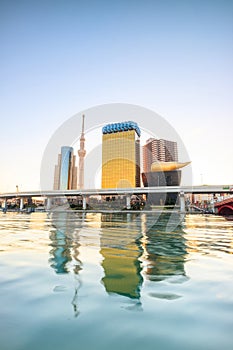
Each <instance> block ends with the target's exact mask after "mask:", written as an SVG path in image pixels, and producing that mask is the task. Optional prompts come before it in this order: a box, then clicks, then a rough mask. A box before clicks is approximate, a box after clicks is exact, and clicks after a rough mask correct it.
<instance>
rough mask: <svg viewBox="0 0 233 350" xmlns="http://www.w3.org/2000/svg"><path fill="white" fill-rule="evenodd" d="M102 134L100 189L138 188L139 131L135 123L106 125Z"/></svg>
mask: <svg viewBox="0 0 233 350" xmlns="http://www.w3.org/2000/svg"><path fill="white" fill-rule="evenodd" d="M102 133H103V137H102V188H127V187H128V188H129V187H139V186H140V135H141V131H140V129H139V127H138V125H137V123H135V122H132V121H128V122H123V123H114V124H108V125H106V126H104V127H103V129H102Z"/></svg>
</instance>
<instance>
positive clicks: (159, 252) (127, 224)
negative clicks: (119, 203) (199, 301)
mask: <svg viewBox="0 0 233 350" xmlns="http://www.w3.org/2000/svg"><path fill="white" fill-rule="evenodd" d="M177 215H178V214H177ZM171 220H174V222H173V223H172V225H171ZM52 222H53V226H54V230H53V231H51V234H50V239H51V246H52V249H51V251H50V259H49V262H50V264H51V267H52V268H53V269H54V271H55V272H56V273H57V274H67V273H71V274H73V276H74V280H75V291H74V297H73V300H72V301H71V303H72V305H73V308H74V314H75V316H77V315H78V313H79V311H78V292H79V288H80V286H81V278H80V271H81V270H82V269H83V263H82V261H83V262H84V266H85V269H84V270H86V269H87V273H86V272H85V271H84V273H82V279H83V281H84V282H85V276H90V274H91V273H93V280H92V283H93V285H95V287H98V286H100V285H99V281H101V285H103V286H104V289H105V291H106V292H107V293H108V294H110V295H114V294H115V295H120V296H124V297H126V298H127V299H125V300H126V301H127V302H129V303H130V306H129V307H128V308H130V309H135V310H141V309H142V306H141V294H142V286H143V279H144V280H145V281H146V280H147V281H150V282H152V283H154V282H160V281H163V280H165V279H168V278H169V280H170V281H171V278H173V280H172V282H175V283H182V282H184V281H186V280H187V277H186V273H185V267H184V265H185V260H186V256H187V250H186V239H185V236H184V231H183V230H182V226H181V225H180V217H179V216H177V218H176V217H175V216H174V214H172V216H171V215H169V214H161V215H159V216H158V217H157V218H156V221H155V215H154V214H153V213H149V214H147V213H120V214H115V213H114V214H113V213H108V214H100V213H99V214H83V213H73V212H72V213H67V212H58V213H53V214H52ZM176 222H177V225H176ZM171 226H172V227H176V229H175V230H173V231H169V228H170V227H171ZM82 228H83V231H81V229H82ZM80 239H81V242H80ZM92 248H93V249H92ZM80 252H81V254H82V261H81V259H80ZM86 262H87V264H86ZM97 264H98V266H101V267H102V269H101V275H100V276H99V277H100V280H98V278H97V276H96V275H95V267H96V266H97ZM88 269H90V270H89V271H88ZM96 271H98V269H97V270H96ZM88 278H90V277H88ZM97 280H98V281H97ZM84 282H83V283H84ZM84 287H85V286H84ZM151 287H152V286H151ZM160 287H161V285H160ZM93 288H94V287H93ZM152 289H153V288H152ZM165 294H166V293H165ZM165 294H163V295H162V297H163V298H167V299H169V298H170V299H172V298H174V297H175V296H171V295H165ZM153 296H155V297H161V295H159V294H156V293H153Z"/></svg>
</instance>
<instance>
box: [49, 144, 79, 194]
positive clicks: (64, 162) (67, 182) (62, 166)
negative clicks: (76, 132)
mask: <svg viewBox="0 0 233 350" xmlns="http://www.w3.org/2000/svg"><path fill="white" fill-rule="evenodd" d="M73 152H74V150H73V147H69V146H62V147H61V153H60V154H59V155H58V163H57V165H55V171H54V185H53V189H54V190H75V189H77V167H76V166H75V161H76V156H75V155H74V154H73Z"/></svg>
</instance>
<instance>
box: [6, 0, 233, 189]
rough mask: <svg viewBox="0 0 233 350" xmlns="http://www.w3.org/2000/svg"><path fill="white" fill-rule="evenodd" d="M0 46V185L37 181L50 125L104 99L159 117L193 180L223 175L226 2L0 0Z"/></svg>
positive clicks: (231, 170)
mask: <svg viewBox="0 0 233 350" xmlns="http://www.w3.org/2000/svg"><path fill="white" fill-rule="evenodd" d="M0 45H1V46H0V47H1V50H0V81H1V84H0V121H1V122H0V131H1V133H0V135H1V137H0V160H1V168H0V192H10V191H15V189H16V185H18V186H19V190H20V191H26V190H32V189H35V190H36V189H40V168H41V161H42V158H43V153H44V151H45V149H46V146H47V144H48V142H49V140H50V139H51V137H52V135H53V134H54V132H56V130H57V129H58V128H59V127H60V126H61V125H62V124H63V123H65V122H66V120H68V119H69V118H70V117H72V116H73V115H75V114H77V113H79V112H80V111H85V110H87V109H88V108H92V107H93V106H98V105H103V104H110V103H126V104H133V105H138V106H142V107H144V108H148V109H150V110H152V111H154V112H156V113H158V114H159V115H161V116H162V117H163V118H164V119H165V120H167V122H168V123H169V124H170V125H172V127H173V128H174V129H175V130H176V132H177V133H178V134H179V136H180V138H181V139H182V141H183V143H184V144H185V146H186V149H187V151H188V154H189V157H190V160H191V161H192V172H193V184H203V183H204V184H233V162H232V159H233V147H232V130H233V118H232V116H233V113H232V112H233V98H232V95H233V94H232V92H233V65H232V62H233V1H229V0H202V1H199V0H194V1H192V0H190V1H184V0H177V1H176V0H173V1H171V0H153V1H152V0H144V1H139V0H134V1H129V0H128V1H127V0H125V1H122V0H119V1H117V2H112V1H101V0H100V1H98V0H96V1H91V0H86V1H84V0H83V1H79V0H76V1H74V0H66V1H65V0H56V1H53V0H40V1H33V0H30V1H28V0H25V1H24V0H0ZM58 152H59V150H58Z"/></svg>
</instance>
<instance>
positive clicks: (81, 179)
mask: <svg viewBox="0 0 233 350" xmlns="http://www.w3.org/2000/svg"><path fill="white" fill-rule="evenodd" d="M84 118H85V116H84V115H83V119H82V133H81V136H80V149H79V150H78V156H79V175H78V188H79V189H83V188H84V158H85V155H86V150H85V137H84Z"/></svg>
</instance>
